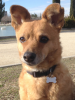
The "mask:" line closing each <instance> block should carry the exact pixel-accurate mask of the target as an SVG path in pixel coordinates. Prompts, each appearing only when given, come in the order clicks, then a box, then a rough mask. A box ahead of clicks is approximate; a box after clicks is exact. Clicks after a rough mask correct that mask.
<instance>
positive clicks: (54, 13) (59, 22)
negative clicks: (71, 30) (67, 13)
mask: <svg viewBox="0 0 75 100" xmlns="http://www.w3.org/2000/svg"><path fill="white" fill-rule="evenodd" d="M42 18H45V19H46V20H47V21H48V22H49V23H50V24H51V25H53V26H55V27H56V28H57V29H59V30H60V29H61V28H62V27H63V25H64V8H63V7H61V6H60V4H58V3H53V4H51V5H49V6H48V7H47V8H46V9H45V11H44V13H43V14H42Z"/></svg>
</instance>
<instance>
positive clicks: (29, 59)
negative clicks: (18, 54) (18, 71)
mask: <svg viewBox="0 0 75 100" xmlns="http://www.w3.org/2000/svg"><path fill="white" fill-rule="evenodd" d="M23 58H24V60H25V62H27V63H32V62H33V61H34V60H35V58H36V54H35V53H32V52H26V53H25V54H24V56H23Z"/></svg>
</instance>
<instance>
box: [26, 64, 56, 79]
mask: <svg viewBox="0 0 75 100" xmlns="http://www.w3.org/2000/svg"><path fill="white" fill-rule="evenodd" d="M56 66H57V65H54V66H52V67H51V68H50V69H49V70H47V71H42V72H40V71H38V72H35V71H34V72H30V71H27V73H28V74H30V75H32V76H33V77H42V76H47V75H49V74H52V73H53V71H54V70H55V68H56Z"/></svg>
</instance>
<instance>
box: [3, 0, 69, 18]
mask: <svg viewBox="0 0 75 100" xmlns="http://www.w3.org/2000/svg"><path fill="white" fill-rule="evenodd" d="M70 1H71V0H60V5H61V6H62V7H64V9H65V16H68V15H69V14H70ZM3 2H5V11H7V12H8V15H10V6H11V5H21V6H23V7H25V8H26V9H28V11H29V12H30V14H34V13H36V14H39V15H40V13H41V14H42V13H43V12H44V10H45V8H46V7H47V6H48V5H50V4H52V0H3Z"/></svg>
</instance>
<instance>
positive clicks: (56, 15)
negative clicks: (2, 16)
mask: <svg viewBox="0 0 75 100" xmlns="http://www.w3.org/2000/svg"><path fill="white" fill-rule="evenodd" d="M10 13H11V19H12V21H11V24H12V26H13V27H14V29H15V31H16V38H17V44H18V50H19V56H20V59H21V62H22V66H23V69H22V72H21V74H20V77H19V88H20V89H19V94H20V100H72V99H73V92H72V86H73V82H72V79H71V76H70V74H69V71H68V69H67V68H66V67H65V66H64V64H62V62H61V53H62V47H61V43H60V37H59V33H60V30H61V28H62V27H63V25H64V8H63V7H61V6H60V4H58V3H53V4H51V5H49V6H48V7H47V8H46V9H45V11H44V12H43V14H42V19H40V20H31V16H30V13H29V12H28V10H27V9H26V8H24V7H22V6H20V5H12V6H11V7H10Z"/></svg>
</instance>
